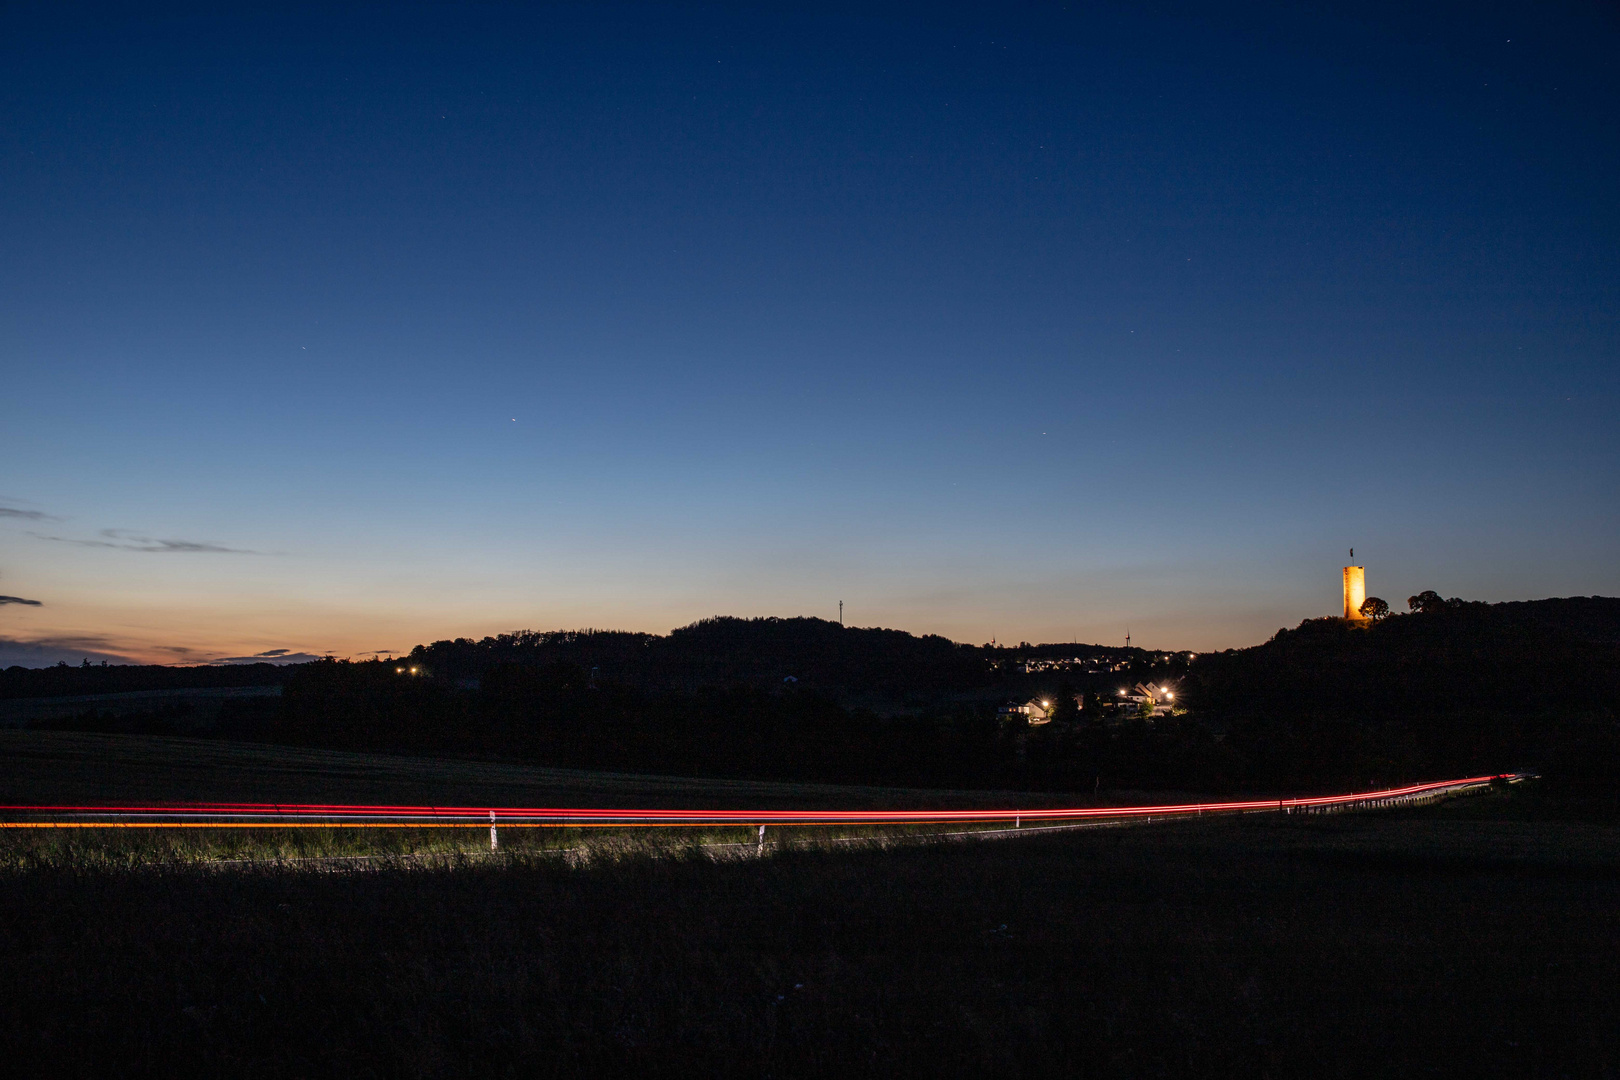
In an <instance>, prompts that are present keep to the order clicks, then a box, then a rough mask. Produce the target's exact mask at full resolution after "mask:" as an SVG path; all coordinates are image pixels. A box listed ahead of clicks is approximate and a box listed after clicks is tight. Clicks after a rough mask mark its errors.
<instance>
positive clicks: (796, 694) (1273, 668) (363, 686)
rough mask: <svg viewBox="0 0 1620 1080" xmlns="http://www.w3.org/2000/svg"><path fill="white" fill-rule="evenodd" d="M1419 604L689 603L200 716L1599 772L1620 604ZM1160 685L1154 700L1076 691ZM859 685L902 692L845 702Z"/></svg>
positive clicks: (793, 754)
mask: <svg viewBox="0 0 1620 1080" xmlns="http://www.w3.org/2000/svg"><path fill="white" fill-rule="evenodd" d="M1418 607H1419V608H1420V609H1421V610H1420V611H1417V612H1415V613H1413V614H1408V615H1398V616H1393V617H1389V618H1386V619H1384V620H1382V621H1380V622H1377V623H1374V624H1370V625H1369V624H1361V625H1351V624H1347V623H1345V622H1343V621H1341V620H1338V619H1319V620H1307V621H1306V622H1304V623H1302V624H1301V625H1300V626H1299V627H1298V628H1297V629H1294V630H1283V631H1279V632H1278V634H1277V635H1276V636H1275V637H1274V638H1273V639H1272V640H1270V641H1268V642H1266V643H1264V644H1262V645H1259V646H1256V647H1254V648H1249V649H1241V650H1230V651H1227V652H1223V653H1215V654H1205V655H1202V656H1199V657H1197V658H1196V659H1195V660H1193V661H1192V662H1191V664H1190V666H1189V664H1188V662H1187V660H1186V658H1185V656H1181V655H1172V656H1171V657H1170V658H1169V659H1168V660H1167V661H1165V662H1163V663H1161V662H1159V661H1161V660H1164V659H1165V658H1164V656H1163V655H1162V654H1159V655H1150V654H1146V653H1142V652H1141V651H1139V650H1138V651H1135V652H1134V653H1133V654H1131V655H1130V658H1131V660H1132V661H1133V663H1132V665H1131V666H1130V667H1129V668H1128V669H1127V670H1125V671H1121V672H1117V673H1116V672H1110V673H1108V674H1105V675H1104V674H1099V675H1094V676H1087V675H1084V674H1082V673H1079V672H1044V673H1040V674H1036V675H1015V674H1012V671H1013V668H1014V665H1013V664H1011V663H1009V662H1008V661H1009V660H1011V659H1013V658H1016V657H1018V656H1019V653H1018V651H1017V650H1001V649H989V648H986V647H983V646H966V645H958V644H955V643H953V642H950V641H947V640H945V639H943V638H929V637H922V638H919V637H914V636H912V635H910V634H905V633H902V632H899V631H885V630H854V629H850V628H845V627H841V626H839V625H838V624H836V623H828V622H825V621H822V620H814V619H753V620H743V619H712V620H705V621H704V622H701V623H696V624H693V625H692V626H689V627H684V628H682V629H681V630H678V631H675V632H674V633H672V634H670V635H668V636H667V637H659V636H655V635H645V634H623V633H612V632H597V631H573V632H559V633H551V634H542V633H529V632H523V633H517V634H509V635H502V636H500V637H496V638H486V639H483V640H482V641H471V640H466V639H463V640H458V641H443V642H436V643H434V644H432V645H427V646H422V647H420V648H418V649H416V650H414V651H413V652H412V653H411V654H410V656H409V657H408V658H405V659H402V660H394V661H365V662H358V663H353V662H349V661H340V660H324V661H318V662H315V663H310V664H303V665H295V666H289V667H286V668H281V669H272V670H273V672H274V678H275V679H278V680H281V681H282V682H283V693H282V694H281V696H280V697H277V698H258V699H247V700H230V701H226V702H224V704H223V706H222V708H221V711H220V713H219V718H218V721H217V723H216V724H215V726H214V727H213V729H212V731H213V733H214V734H217V735H220V736H224V737H234V738H250V739H259V740H265V741H274V742H284V743H294V744H302V745H312V746H325V747H333V748H340V749H352V750H374V751H392V752H401V753H412V754H430V755H446V756H468V755H471V756H479V757H491V758H503V759H511V760H523V761H529V762H535V763H539V764H547V765H556V766H568V767H577V768H592V769H616V770H628V771H640V772H654V773H668V774H686V775H706V776H734V777H750V778H761V779H788V780H806V781H811V780H813V781H826V782H845V783H876V784H909V785H926V786H951V787H996V788H1024V789H1032V790H1048V791H1069V792H1075V791H1091V790H1094V789H1096V788H1098V787H1103V788H1110V787H1113V788H1124V787H1129V788H1158V789H1180V790H1187V791H1205V792H1211V793H1220V792H1236V791H1270V792H1279V793H1281V792H1289V793H1305V792H1310V791H1320V790H1323V789H1328V788H1341V789H1342V788H1345V787H1352V788H1354V787H1362V786H1367V785H1374V784H1396V783H1400V782H1403V781H1409V780H1416V779H1422V778H1433V777H1440V776H1452V775H1459V774H1469V773H1482V772H1496V771H1506V770H1518V769H1529V770H1535V771H1541V772H1545V773H1548V774H1556V775H1559V776H1563V777H1567V778H1574V779H1576V780H1580V779H1581V778H1587V779H1589V780H1590V781H1591V782H1592V783H1594V784H1597V783H1602V784H1605V785H1607V784H1609V783H1612V775H1613V772H1614V770H1615V769H1616V767H1620V725H1617V719H1616V718H1617V716H1620V633H1617V632H1616V631H1617V629H1620V601H1615V600H1604V599H1602V598H1591V599H1590V600H1588V599H1585V598H1576V600H1571V601H1541V602H1537V603H1536V604H1529V605H1487V604H1479V603H1467V602H1463V601H1443V602H1439V603H1435V602H1433V601H1426V602H1425V603H1424V604H1421V605H1418ZM1074 648H1075V650H1076V651H1077V652H1078V653H1079V655H1082V656H1086V655H1093V654H1095V653H1094V651H1095V650H1099V649H1100V647H1097V646H1075V647H1074ZM1116 652H1121V653H1122V652H1123V650H1116ZM16 670H18V669H13V671H11V672H6V673H5V675H6V676H7V677H11V676H13V674H14V672H15V671H16ZM98 670H99V669H94V668H90V669H80V668H65V669H45V670H44V671H43V672H36V673H31V674H30V676H29V678H34V677H36V676H37V677H42V678H46V679H49V678H53V677H55V678H62V677H65V675H63V674H61V673H67V674H70V675H72V676H73V677H74V678H83V677H87V675H88V676H90V677H99V676H97V672H98ZM108 670H117V669H108ZM124 670H125V671H126V672H129V675H128V676H127V678H134V677H136V675H137V673H138V672H144V671H157V672H162V671H174V670H178V669H161V668H160V669H134V670H131V669H124ZM189 674H190V675H192V676H195V674H196V669H189ZM267 674H269V673H255V672H253V671H252V670H251V669H244V668H231V669H214V671H212V672H210V673H209V674H208V677H209V678H227V677H228V678H232V679H238V680H241V682H240V683H236V684H235V685H240V684H247V683H249V682H250V680H254V679H258V678H264V677H265V675H267ZM106 677H107V678H112V677H113V676H110V675H109V676H106ZM140 677H145V676H140ZM1166 680H1174V681H1175V683H1176V696H1175V704H1176V706H1177V710H1176V712H1175V713H1174V714H1173V715H1170V716H1160V717H1157V718H1154V719H1146V718H1141V717H1135V716H1131V715H1128V714H1127V713H1128V710H1127V711H1122V712H1113V711H1103V710H1099V709H1098V708H1097V707H1096V706H1097V704H1098V702H1099V701H1100V700H1103V699H1105V698H1110V697H1112V696H1113V695H1115V694H1117V691H1118V688H1119V687H1121V686H1130V685H1132V684H1134V683H1136V682H1139V681H1143V682H1145V681H1152V682H1163V681H1166ZM118 685H119V687H120V688H124V687H126V686H128V685H129V684H128V682H127V681H126V682H123V683H119V684H118ZM79 692H84V691H82V690H81V691H79ZM874 695H875V696H876V697H878V698H883V699H884V700H886V701H888V702H890V703H891V704H892V703H894V702H901V703H903V704H904V707H901V708H886V709H879V708H875V707H870V706H869V704H865V703H863V702H868V701H869V699H872V696H874ZM885 695H887V696H886V697H884V696H885ZM1029 696H1036V697H1045V698H1049V699H1050V700H1052V701H1053V702H1054V717H1055V718H1054V720H1053V721H1052V722H1051V723H1047V724H1042V725H1038V726H1033V727H1032V726H1030V725H1029V724H1028V723H1027V722H1026V721H1024V720H1023V719H1021V718H1014V719H1003V718H998V716H997V713H996V705H997V704H998V702H999V701H1001V700H1006V699H1009V698H1011V699H1014V700H1022V699H1024V698H1026V697H1029ZM1076 698H1079V699H1081V700H1082V701H1083V702H1084V703H1085V707H1084V708H1083V709H1077V708H1076V707H1075V706H1074V701H1075V699H1076ZM98 722H99V723H103V724H105V723H106V722H107V721H106V720H105V719H102V720H99V721H98ZM118 722H119V723H123V724H124V725H125V726H124V727H123V728H119V729H118V730H162V729H164V728H163V725H164V724H165V723H166V722H167V721H166V720H165V719H164V718H163V717H159V716H155V715H154V716H153V717H150V718H148V719H146V720H141V721H138V722H137V723H136V725H135V726H134V727H130V726H129V723H128V721H127V720H126V719H121V720H119V721H118ZM142 725H144V726H142Z"/></svg>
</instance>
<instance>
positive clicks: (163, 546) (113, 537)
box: [29, 529, 260, 555]
mask: <svg viewBox="0 0 1620 1080" xmlns="http://www.w3.org/2000/svg"><path fill="white" fill-rule="evenodd" d="M29 535H30V536H34V537H38V538H39V539H41V540H54V541H56V542H57V543H59V544H76V545H78V546H79V547H93V548H111V549H113V550H114V551H158V552H180V553H189V554H216V555H258V554H260V553H259V552H257V551H252V550H250V549H248V548H233V547H226V546H225V545H224V544H215V543H211V542H209V541H206V540H158V539H154V538H153V537H150V536H145V535H143V534H141V533H136V532H131V531H129V530H128V529H102V530H101V534H100V535H101V536H102V537H103V539H101V540H81V539H78V538H77V537H72V536H46V535H45V534H43V533H30V534H29Z"/></svg>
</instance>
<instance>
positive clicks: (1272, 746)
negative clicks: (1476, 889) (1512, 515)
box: [1182, 594, 1620, 785]
mask: <svg viewBox="0 0 1620 1080" xmlns="http://www.w3.org/2000/svg"><path fill="white" fill-rule="evenodd" d="M1425 595H1432V594H1425ZM1414 607H1415V608H1416V610H1415V611H1414V612H1413V613H1410V614H1406V615H1398V616H1393V617H1390V618H1386V619H1383V620H1381V621H1379V622H1377V623H1372V624H1359V625H1357V624H1349V623H1346V622H1344V621H1342V620H1340V619H1313V620H1307V621H1306V622H1304V623H1302V624H1300V626H1299V627H1298V628H1296V629H1294V630H1280V631H1278V633H1277V635H1276V636H1275V637H1273V638H1272V639H1271V640H1270V641H1269V642H1266V643H1265V644H1263V645H1260V646H1256V647H1254V648H1250V649H1241V650H1231V651H1228V652H1224V653H1214V654H1208V655H1205V656H1201V657H1199V658H1198V661H1197V663H1195V664H1194V665H1193V667H1192V671H1191V674H1190V676H1189V678H1188V680H1187V682H1186V684H1185V685H1184V687H1183V694H1182V696H1183V699H1184V700H1185V701H1186V703H1187V704H1188V705H1189V706H1190V707H1191V709H1192V710H1193V714H1194V715H1195V716H1196V717H1197V718H1198V720H1199V722H1200V723H1201V724H1203V725H1205V726H1207V727H1209V728H1210V730H1212V731H1214V732H1217V733H1218V734H1219V735H1220V738H1221V741H1222V743H1223V745H1224V746H1225V747H1226V748H1228V749H1229V750H1230V751H1231V752H1232V753H1233V754H1234V755H1237V756H1238V757H1240V758H1241V759H1242V760H1243V761H1244V762H1245V763H1246V767H1247V768H1248V770H1249V771H1250V774H1251V775H1254V776H1256V777H1261V776H1263V777H1270V778H1274V779H1275V781H1276V782H1277V783H1278V784H1281V785H1287V784H1290V783H1302V782H1307V781H1309V780H1312V779H1316V778H1321V777H1327V776H1336V777H1342V778H1344V779H1346V780H1359V781H1360V782H1363V783H1366V782H1371V781H1374V780H1383V779H1406V778H1412V777H1421V776H1437V775H1442V774H1450V773H1469V772H1486V771H1496V770H1507V769H1532V770H1539V771H1546V772H1551V773H1556V774H1558V775H1560V776H1563V777H1568V778H1577V777H1589V778H1592V779H1594V780H1595V779H1600V778H1601V780H1602V781H1603V782H1604V783H1609V782H1612V777H1613V771H1614V769H1615V767H1616V766H1617V765H1620V723H1617V718H1620V644H1617V642H1620V632H1617V631H1620V600H1613V599H1606V598H1599V597H1593V598H1590V599H1588V598H1581V597H1577V598H1573V599H1571V600H1547V601H1537V602H1534V603H1526V604H1499V605H1491V604H1482V603H1477V602H1467V601H1462V600H1455V599H1453V600H1450V601H1444V602H1441V603H1433V602H1428V603H1420V604H1417V605H1414Z"/></svg>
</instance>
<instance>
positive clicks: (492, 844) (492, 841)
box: [489, 810, 500, 851]
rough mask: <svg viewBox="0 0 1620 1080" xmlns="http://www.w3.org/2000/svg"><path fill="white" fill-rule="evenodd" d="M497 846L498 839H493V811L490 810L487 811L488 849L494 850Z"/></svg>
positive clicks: (498, 843)
mask: <svg viewBox="0 0 1620 1080" xmlns="http://www.w3.org/2000/svg"><path fill="white" fill-rule="evenodd" d="M499 846H500V841H498V840H496V839H495V811H493V810H491V811H490V812H489V850H491V851H494V850H495V849H496V848H497V847H499Z"/></svg>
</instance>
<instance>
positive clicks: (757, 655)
mask: <svg viewBox="0 0 1620 1080" xmlns="http://www.w3.org/2000/svg"><path fill="white" fill-rule="evenodd" d="M1009 655H1010V653H1009V652H1008V651H1007V650H1000V649H994V648H988V647H980V646H973V645H962V644H958V643H956V642H954V641H951V640H949V639H948V638H943V637H940V636H938V635H934V634H928V635H924V636H921V637H918V636H916V635H913V634H909V633H906V632H905V631H903V630H883V629H862V628H857V627H849V626H843V625H841V624H839V623H836V622H829V621H827V620H825V619H809V618H792V619H779V618H758V619H738V618H731V617H717V618H712V619H704V620H702V621H700V622H695V623H692V624H691V625H690V626H683V627H681V628H679V629H677V630H673V631H671V632H670V633H669V634H668V635H663V636H660V635H656V634H632V633H621V632H614V631H601V630H580V631H559V632H554V633H536V632H533V631H522V632H518V633H513V634H502V635H499V636H497V637H487V638H484V639H482V640H481V641H474V640H472V639H470V638H458V639H456V640H454V641H436V642H434V643H433V644H431V645H419V646H417V647H416V648H415V649H413V650H412V651H411V654H410V656H409V657H407V658H406V660H405V662H406V663H408V664H412V665H417V666H419V667H421V668H423V669H425V670H427V671H429V672H431V673H432V674H433V676H434V677H436V678H441V679H443V678H448V679H453V680H462V681H466V680H474V679H480V678H482V676H483V675H484V673H485V672H487V671H489V670H490V669H492V668H495V667H498V666H501V665H505V664H522V665H528V666H546V665H550V664H573V665H575V666H577V667H579V668H581V669H582V670H584V671H586V672H587V673H589V672H592V671H594V672H595V673H596V674H597V675H598V676H599V677H601V678H604V679H607V680H611V681H613V682H615V683H618V684H621V685H627V686H634V687H637V688H639V689H644V690H688V691H691V690H696V689H699V688H701V687H707V686H717V685H730V686H743V685H746V686H756V687H774V686H776V685H779V684H784V683H787V684H789V685H792V684H797V685H799V686H801V687H803V688H805V689H812V688H813V689H817V690H820V691H822V692H824V693H830V694H844V693H851V694H859V693H874V694H881V695H888V696H893V697H901V698H903V697H905V696H907V695H923V696H935V695H938V694H939V693H941V692H949V691H953V690H964V689H970V688H973V687H984V686H988V685H991V684H993V683H994V682H995V680H996V679H997V678H998V677H999V668H998V665H1000V664H1001V663H1003V662H1004V661H1005V660H1006V659H1007V658H1008V656H1009Z"/></svg>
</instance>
